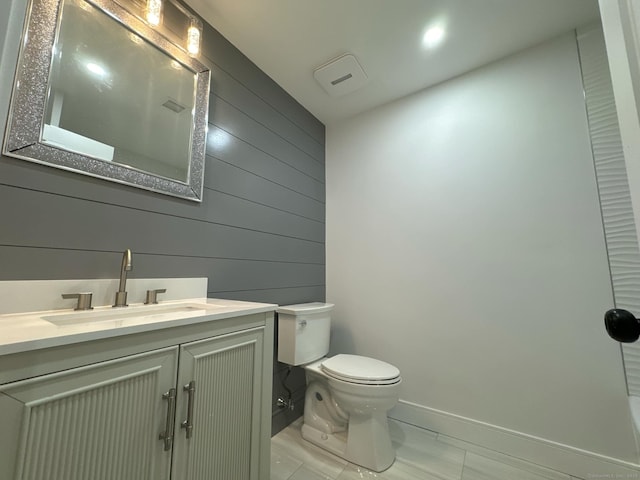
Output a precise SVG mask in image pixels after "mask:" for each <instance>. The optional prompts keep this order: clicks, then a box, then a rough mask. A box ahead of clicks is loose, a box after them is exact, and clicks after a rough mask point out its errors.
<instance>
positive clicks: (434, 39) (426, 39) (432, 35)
mask: <svg viewBox="0 0 640 480" xmlns="http://www.w3.org/2000/svg"><path fill="white" fill-rule="evenodd" d="M442 40H444V27H443V26H442V25H434V26H432V27H429V28H428V29H427V31H426V32H425V33H424V36H423V37H422V44H423V45H424V46H425V47H426V48H435V47H437V46H438V45H440V43H442Z"/></svg>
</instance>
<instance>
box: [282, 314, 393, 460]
mask: <svg viewBox="0 0 640 480" xmlns="http://www.w3.org/2000/svg"><path fill="white" fill-rule="evenodd" d="M332 309H333V305H331V304H326V303H308V304H299V305H289V306H284V307H280V308H278V309H277V310H276V311H277V312H278V360H279V361H280V362H283V363H286V364H288V365H297V366H302V367H304V369H305V374H306V379H307V391H306V394H305V405H304V422H303V425H302V437H303V438H304V439H305V440H307V441H309V442H311V443H314V444H315V445H317V446H319V447H321V448H324V449H325V450H327V451H329V452H331V453H333V454H335V455H337V456H339V457H342V458H344V459H345V460H348V461H349V462H351V463H354V464H356V465H360V466H362V467H365V468H367V469H370V470H373V471H376V472H381V471H383V470H386V469H387V468H389V467H390V466H391V465H392V464H393V462H394V460H395V450H394V449H393V446H392V444H391V437H390V435H389V426H388V422H387V412H388V411H389V410H390V409H391V408H392V407H393V406H394V405H395V404H396V403H397V401H398V395H399V389H400V384H401V383H402V379H401V377H400V371H399V370H398V369H397V368H396V367H394V366H393V365H391V364H389V363H386V362H383V361H380V360H377V359H373V358H369V357H363V356H359V355H347V354H339V355H335V356H334V357H325V355H326V354H327V353H328V351H329V332H330V319H331V316H330V312H331V310H332Z"/></svg>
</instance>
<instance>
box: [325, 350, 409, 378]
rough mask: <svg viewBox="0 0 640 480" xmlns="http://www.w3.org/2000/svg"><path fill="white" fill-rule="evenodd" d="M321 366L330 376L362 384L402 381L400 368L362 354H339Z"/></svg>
mask: <svg viewBox="0 0 640 480" xmlns="http://www.w3.org/2000/svg"><path fill="white" fill-rule="evenodd" d="M320 368H321V369H322V371H323V372H324V373H325V374H326V375H328V376H330V377H333V378H335V379H338V380H342V381H343V382H349V383H356V384H360V385H392V384H394V383H398V382H399V381H400V370H398V369H397V368H396V367H394V366H393V365H391V364H389V363H386V362H383V361H381V360H376V359H375V358H369V357H362V356H360V355H346V354H339V355H336V356H334V357H331V358H328V359H326V360H324V361H323V362H322V363H321V364H320Z"/></svg>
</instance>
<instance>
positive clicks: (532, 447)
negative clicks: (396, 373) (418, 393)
mask: <svg viewBox="0 0 640 480" xmlns="http://www.w3.org/2000/svg"><path fill="white" fill-rule="evenodd" d="M389 417H390V418H393V419H395V420H399V421H401V422H405V423H409V424H412V425H415V426H417V427H421V428H425V429H428V430H431V431H434V432H438V433H440V434H442V435H446V436H449V437H453V438H456V439H459V440H462V441H464V442H468V443H471V444H475V445H478V446H481V447H484V448H487V449H490V450H494V451H496V452H500V453H503V454H506V455H510V456H513V457H517V458H520V459H522V460H525V461H528V462H531V463H535V464H537V465H541V466H544V467H547V468H550V469H553V470H557V471H558V472H562V473H566V474H569V475H573V476H576V477H580V478H583V479H586V480H589V479H596V478H606V479H640V464H636V463H630V462H626V461H623V460H619V459H615V458H611V457H606V456H604V455H600V454H597V453H594V452H589V451H586V450H581V449H579V448H575V447H572V446H569V445H563V444H561V443H556V442H553V441H551V440H546V439H544V438H539V437H535V436H532V435H528V434H526V433H522V432H517V431H515V430H509V429H507V428H504V427H500V426H497V425H492V424H489V423H484V422H480V421H478V420H473V419H471V418H467V417H462V416H460V415H456V414H453V413H449V412H445V411H442V410H437V409H435V408H430V407H425V406H423V405H417V404H415V403H411V402H407V401H404V400H400V401H399V402H398V404H397V405H396V406H395V407H394V408H393V409H392V410H391V411H390V412H389Z"/></svg>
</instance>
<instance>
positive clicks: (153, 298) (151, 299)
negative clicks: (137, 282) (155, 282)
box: [144, 288, 167, 305]
mask: <svg viewBox="0 0 640 480" xmlns="http://www.w3.org/2000/svg"><path fill="white" fill-rule="evenodd" d="M159 293H167V289H166V288H158V289H156V290H147V299H146V300H145V301H144V304H145V305H151V304H156V303H158V298H157V297H158V294H159Z"/></svg>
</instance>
